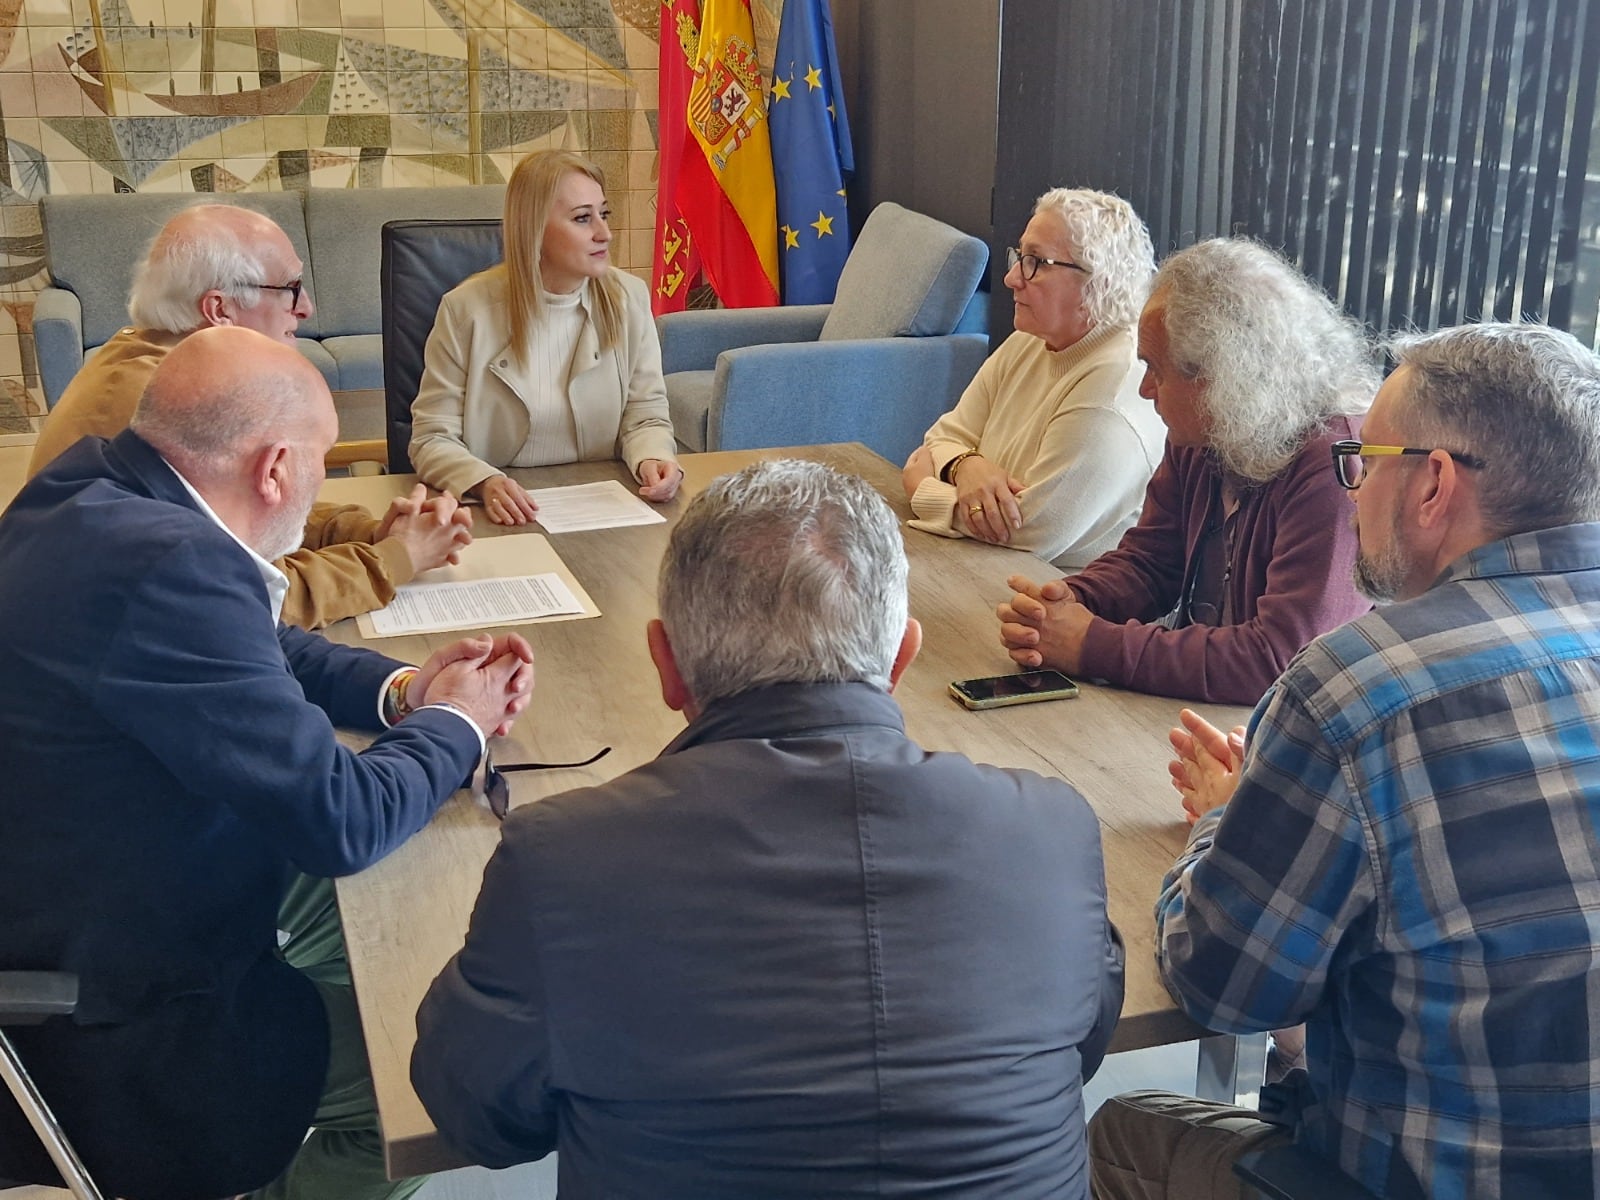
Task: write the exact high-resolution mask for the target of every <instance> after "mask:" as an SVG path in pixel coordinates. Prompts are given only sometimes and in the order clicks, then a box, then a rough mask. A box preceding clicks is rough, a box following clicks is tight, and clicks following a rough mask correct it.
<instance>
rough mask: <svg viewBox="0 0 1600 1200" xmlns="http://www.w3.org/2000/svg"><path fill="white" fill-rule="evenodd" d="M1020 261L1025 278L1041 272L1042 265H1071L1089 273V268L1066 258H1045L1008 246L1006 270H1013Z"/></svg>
mask: <svg viewBox="0 0 1600 1200" xmlns="http://www.w3.org/2000/svg"><path fill="white" fill-rule="evenodd" d="M1018 263H1021V264H1022V278H1023V279H1032V278H1033V277H1034V276H1035V275H1037V274H1038V273H1039V268H1040V267H1070V268H1071V269H1072V270H1074V271H1082V272H1083V273H1084V274H1085V275H1087V274H1088V273H1089V272H1088V269H1087V268H1085V267H1080V266H1079V265H1078V264H1077V263H1075V262H1069V261H1068V260H1067V259H1064V258H1043V257H1041V256H1040V255H1037V254H1024V253H1023V252H1022V251H1021V250H1019V249H1017V248H1016V247H1015V246H1007V247H1006V270H1007V271H1009V270H1011V268H1012V267H1014V266H1016V265H1017V264H1018Z"/></svg>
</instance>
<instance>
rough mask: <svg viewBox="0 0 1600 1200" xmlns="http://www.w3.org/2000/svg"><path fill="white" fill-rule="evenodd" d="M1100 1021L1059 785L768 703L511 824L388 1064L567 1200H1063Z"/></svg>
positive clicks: (1070, 805)
mask: <svg viewBox="0 0 1600 1200" xmlns="http://www.w3.org/2000/svg"><path fill="white" fill-rule="evenodd" d="M1121 1005H1122V955H1121V946H1120V943H1119V942H1118V941H1117V940H1116V936H1115V931H1114V930H1113V929H1112V928H1111V925H1110V922H1109V921H1108V920H1107V918H1106V906H1105V882H1104V877H1103V868H1102V864H1101V857H1100V830H1099V824H1098V822H1097V821H1096V819H1095V815H1094V812H1093V811H1092V810H1091V809H1090V807H1089V805H1088V804H1087V803H1086V802H1085V801H1084V800H1083V798H1082V797H1081V796H1079V795H1078V794H1077V793H1076V792H1075V791H1073V789H1072V788H1071V787H1070V786H1068V785H1067V784H1065V783H1063V782H1061V781H1060V780H1053V779H1045V778H1043V777H1041V776H1039V775H1035V774H1033V773H1032V772H1029V771H1013V770H1001V769H1000V768H997V767H989V766H982V765H979V764H977V763H973V762H971V761H969V760H968V759H966V758H964V757H962V756H961V755H957V754H932V753H928V752H927V751H924V750H922V749H920V748H919V747H918V746H917V745H916V744H915V743H913V742H911V741H910V740H909V739H907V738H906V736H905V732H904V724H903V718H902V717H901V713H900V708H899V706H898V705H897V704H896V703H895V702H894V700H893V698H892V697H890V696H888V695H887V694H885V693H884V692H882V691H880V690H878V689H876V688H873V687H870V686H868V685H866V684H817V685H798V684H796V685H780V686H775V687H768V688H761V689H757V690H755V691H752V692H749V693H746V694H744V695H741V696H738V697H735V698H733V699H730V700H727V701H722V702H719V703H717V704H713V705H711V706H710V707H709V708H708V709H707V711H706V712H705V713H704V714H703V715H702V716H701V717H700V718H699V720H697V721H696V722H694V724H692V725H691V726H690V727H689V728H688V730H686V731H685V733H684V734H683V735H682V736H681V737H680V738H678V739H677V740H676V741H675V742H674V743H673V744H672V745H671V746H669V747H668V748H667V750H666V751H665V752H664V753H663V754H662V755H661V757H660V758H658V759H657V760H656V761H655V762H653V763H650V764H648V765H646V766H644V767H641V768H639V769H638V770H636V771H632V772H630V773H629V774H627V775H624V776H622V777H621V778H619V779H616V780H613V781H612V782H610V783H608V784H605V785H603V786H601V787H596V788H588V789H584V790H581V791H574V792H568V793H566V794H564V795H561V796H556V797H552V798H550V799H547V800H543V801H541V802H540V803H538V804H532V805H528V806H526V807H524V808H521V809H519V810H518V811H517V812H516V813H514V814H513V815H512V816H511V818H509V819H508V820H507V821H506V823H505V829H504V837H503V840H502V843H501V846H500V848H499V849H498V850H497V851H496V852H495V855H494V857H493V858H492V859H491V860H490V863H489V866H488V869H487V871H486V872H485V875H484V882H483V891H482V894H481V895H480V896H479V898H478V904H477V909H476V911H475V912H474V913H473V916H472V925H471V928H470V930H469V932H468V934H467V941H466V946H465V948H464V949H463V950H462V951H461V952H460V954H458V955H457V956H456V958H455V959H453V960H452V961H451V962H450V963H449V964H448V965H447V966H446V967H445V969H444V971H443V973H442V974H441V975H440V976H439V978H438V979H437V980H436V981H435V982H434V984H433V987H432V989H431V990H430V991H429V993H428V996H427V999H426V1000H425V1001H424V1003H423V1006H422V1009H421V1011H420V1012H419V1013H418V1019H417V1027H418V1034H419V1037H418V1041H417V1046H416V1052H415V1054H414V1056H413V1058H412V1067H411V1074H412V1081H413V1083H414V1084H415V1085H416V1088H417V1094H418V1095H419V1096H420V1097H421V1098H422V1101H423V1103H424V1104H425V1105H426V1106H427V1109H428V1111H429V1113H430V1114H432V1116H433V1118H434V1120H435V1121H436V1122H437V1123H438V1126H439V1130H440V1132H441V1133H443V1134H444V1135H445V1136H446V1138H448V1139H449V1140H450V1141H452V1142H453V1143H455V1144H456V1145H457V1146H458V1147H460V1148H461V1149H462V1150H463V1151H465V1152H466V1153H467V1154H468V1155H469V1156H470V1157H471V1158H472V1159H473V1160H474V1161H476V1162H480V1163H485V1164H487V1165H490V1166H504V1165H507V1164H509V1163H512V1162H515V1161H518V1160H520V1159H530V1158H537V1157H539V1156H541V1155H543V1154H546V1153H548V1152H549V1151H550V1150H552V1149H556V1150H558V1151H559V1166H558V1170H559V1173H560V1191H561V1195H562V1197H563V1200H569V1198H570V1200H582V1198H584V1197H605V1198H606V1200H626V1198H630V1197H636V1198H640V1200H642V1198H646V1197H648V1198H651V1200H671V1198H677V1197H682V1198H684V1200H690V1198H693V1200H718V1198H725V1200H734V1198H740V1200H742V1198H745V1197H752V1196H760V1197H764V1198H767V1200H771V1198H774V1197H795V1198H799V1197H817V1196H874V1197H883V1196H899V1197H934V1196H961V1197H964V1198H966V1200H973V1198H977V1197H994V1198H996V1200H999V1198H1001V1197H1004V1198H1006V1200H1028V1198H1030V1197H1046V1196H1051V1197H1068V1198H1079V1197H1084V1196H1087V1194H1088V1172H1087V1168H1086V1162H1085V1149H1084V1129H1083V1105H1082V1094H1081V1088H1080V1079H1081V1078H1082V1077H1083V1075H1084V1074H1085V1070H1086V1068H1087V1069H1088V1070H1092V1069H1093V1066H1094V1065H1096V1064H1098V1062H1099V1059H1100V1056H1101V1054H1102V1053H1103V1052H1104V1050H1105V1046H1106V1043H1107V1041H1108V1040H1109V1038H1110V1036H1111V1030H1112V1027H1113V1026H1114V1025H1115V1023H1116V1018H1117V1013H1118V1011H1119V1010H1120V1008H1121Z"/></svg>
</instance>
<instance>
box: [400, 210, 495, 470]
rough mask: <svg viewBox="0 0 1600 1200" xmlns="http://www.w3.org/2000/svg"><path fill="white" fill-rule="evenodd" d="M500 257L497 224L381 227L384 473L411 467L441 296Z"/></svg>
mask: <svg viewBox="0 0 1600 1200" xmlns="http://www.w3.org/2000/svg"><path fill="white" fill-rule="evenodd" d="M503 257H505V251H504V249H503V247H502V244H501V239H500V222H499V221H490V220H461V221H390V222H389V223H388V224H386V225H385V226H384V227H383V262H382V266H381V268H380V284H379V286H380V288H381V296H382V301H383V393H384V432H385V435H386V436H387V438H388V442H389V470H390V471H393V472H396V473H405V472H408V471H410V470H411V453H410V447H411V402H412V401H413V400H415V399H416V398H417V388H418V386H419V385H420V384H421V383H422V351H423V348H424V347H425V346H426V345H427V343H428V334H429V333H430V332H432V330H433V320H434V317H435V315H436V314H437V313H438V311H439V301H440V300H442V299H443V298H444V294H445V293H446V292H448V291H449V290H450V289H451V288H453V287H455V286H456V284H458V283H460V282H461V281H462V280H463V279H465V278H467V276H469V275H474V274H476V273H477V272H479V271H482V270H485V269H486V268H488V267H492V266H494V265H495V263H497V262H499V261H500V260H501V259H502V258H503Z"/></svg>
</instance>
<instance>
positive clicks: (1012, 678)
mask: <svg viewBox="0 0 1600 1200" xmlns="http://www.w3.org/2000/svg"><path fill="white" fill-rule="evenodd" d="M950 694H951V695H952V696H954V697H955V698H956V699H957V700H959V701H961V703H962V704H964V705H966V706H967V707H968V708H971V709H983V708H1004V707H1005V706H1006V705H1008V704H1033V703H1034V702H1036V701H1039V700H1066V699H1068V698H1069V697H1072V696H1076V695H1077V694H1078V685H1077V684H1075V683H1073V682H1072V680H1070V679H1068V678H1067V677H1066V676H1065V675H1063V674H1062V673H1061V672H1060V671H1020V672H1018V673H1017V674H1014V675H989V676H986V677H985V678H983V679H958V680H956V681H955V682H954V683H952V684H951V685H950Z"/></svg>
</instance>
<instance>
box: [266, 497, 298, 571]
mask: <svg viewBox="0 0 1600 1200" xmlns="http://www.w3.org/2000/svg"><path fill="white" fill-rule="evenodd" d="M310 516H311V505H310V503H309V502H308V503H307V504H306V505H305V507H304V508H302V509H301V510H300V511H299V512H298V513H295V512H286V513H283V514H282V515H281V516H279V517H278V518H277V519H276V520H274V521H273V523H272V524H271V525H270V526H268V527H267V531H266V532H265V533H264V534H262V535H261V544H260V545H259V546H257V547H256V553H257V554H259V555H261V557H262V558H264V559H266V560H267V561H268V562H277V561H278V560H279V559H280V558H283V557H284V556H285V555H288V554H293V553H294V552H295V551H296V550H298V549H300V543H301V542H303V541H304V540H305V536H306V519H307V518H308V517H310Z"/></svg>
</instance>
